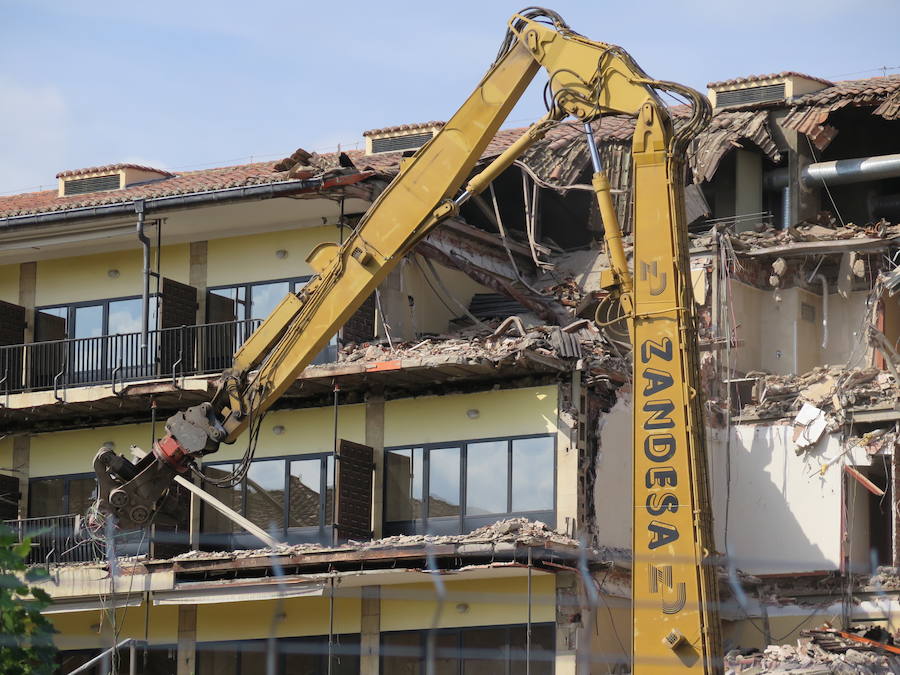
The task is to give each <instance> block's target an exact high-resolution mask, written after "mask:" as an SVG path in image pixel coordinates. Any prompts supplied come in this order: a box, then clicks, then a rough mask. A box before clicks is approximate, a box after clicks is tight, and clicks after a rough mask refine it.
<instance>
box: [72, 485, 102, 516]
mask: <svg viewBox="0 0 900 675" xmlns="http://www.w3.org/2000/svg"><path fill="white" fill-rule="evenodd" d="M96 484H97V480H96V479H95V478H93V477H91V478H71V479H70V480H69V513H77V514H79V515H84V514H85V513H87V510H88V508H89V507H90V506H91V504H92V503H93V502H94V500H93V496H94V488H95V487H96Z"/></svg>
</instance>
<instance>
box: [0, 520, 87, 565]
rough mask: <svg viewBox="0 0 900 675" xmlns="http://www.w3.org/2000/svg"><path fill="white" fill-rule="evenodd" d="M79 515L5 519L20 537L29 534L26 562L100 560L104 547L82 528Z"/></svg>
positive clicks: (50, 562) (57, 562) (34, 563)
mask: <svg viewBox="0 0 900 675" xmlns="http://www.w3.org/2000/svg"><path fill="white" fill-rule="evenodd" d="M82 521H83V518H82V516H78V515H74V514H70V515H66V516H50V517H47V518H22V519H20V520H6V521H4V523H5V524H6V525H7V526H9V527H11V528H12V529H13V531H14V532H15V533H16V536H17V537H18V540H19V541H22V540H23V539H24V538H25V537H31V551H30V552H29V554H28V559H27V560H26V563H27V564H29V565H59V564H62V563H86V562H97V561H100V560H103V558H104V555H105V552H104V549H103V547H102V546H101V545H100V544H99V543H97V542H95V541H94V540H92V539H91V538H90V537H88V536H87V534H86V533H85V532H83V531H82Z"/></svg>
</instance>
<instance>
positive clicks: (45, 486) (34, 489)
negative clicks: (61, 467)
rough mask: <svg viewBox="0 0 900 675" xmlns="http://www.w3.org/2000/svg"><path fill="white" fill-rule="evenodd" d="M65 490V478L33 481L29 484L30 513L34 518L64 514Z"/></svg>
mask: <svg viewBox="0 0 900 675" xmlns="http://www.w3.org/2000/svg"><path fill="white" fill-rule="evenodd" d="M65 490H66V479H65V478H43V479H41V480H33V481H31V485H29V491H30V493H31V496H30V497H29V499H30V501H31V506H30V507H29V509H28V515H29V516H31V517H32V518H45V517H47V516H61V515H64V513H63V510H64V509H65V508H66V505H65Z"/></svg>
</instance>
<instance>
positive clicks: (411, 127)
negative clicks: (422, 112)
mask: <svg viewBox="0 0 900 675" xmlns="http://www.w3.org/2000/svg"><path fill="white" fill-rule="evenodd" d="M445 124H446V122H436V121H432V122H416V123H414V124H398V125H396V126H393V127H383V128H381V129H369V130H368V131H364V132H363V136H377V135H379V134H392V133H396V132H398V131H415V130H416V129H432V128H434V127H442V126H444V125H445Z"/></svg>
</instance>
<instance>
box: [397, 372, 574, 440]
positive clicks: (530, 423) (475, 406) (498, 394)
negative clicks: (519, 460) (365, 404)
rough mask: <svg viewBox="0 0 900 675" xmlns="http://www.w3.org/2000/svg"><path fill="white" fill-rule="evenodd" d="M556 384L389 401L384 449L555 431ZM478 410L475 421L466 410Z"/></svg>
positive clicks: (553, 432)
mask: <svg viewBox="0 0 900 675" xmlns="http://www.w3.org/2000/svg"><path fill="white" fill-rule="evenodd" d="M556 399H557V395H556V386H554V385H548V386H544V387H528V388H525V389H504V390H498V391H486V392H480V393H476V394H459V395H454V396H422V397H418V398H404V399H399V400H396V401H388V402H387V403H386V404H385V412H384V444H385V446H387V447H391V446H398V445H408V444H415V443H440V442H443V441H459V440H466V439H473V438H491V437H494V436H514V435H520V434H521V435H524V434H551V433H552V434H555V433H556V417H557V413H556ZM468 410H478V412H479V415H478V417H477V418H476V419H470V418H469V417H468V415H466V412H467V411H468Z"/></svg>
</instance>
